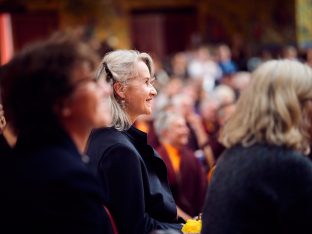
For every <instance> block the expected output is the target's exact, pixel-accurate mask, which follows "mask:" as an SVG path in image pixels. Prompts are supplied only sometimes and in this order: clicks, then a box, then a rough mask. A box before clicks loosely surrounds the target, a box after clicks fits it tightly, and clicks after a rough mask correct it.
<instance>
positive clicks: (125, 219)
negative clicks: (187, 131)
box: [87, 50, 182, 234]
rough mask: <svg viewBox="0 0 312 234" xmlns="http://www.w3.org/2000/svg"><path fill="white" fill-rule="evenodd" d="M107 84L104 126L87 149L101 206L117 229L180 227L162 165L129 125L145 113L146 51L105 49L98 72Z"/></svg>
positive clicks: (149, 90) (148, 107) (149, 94)
mask: <svg viewBox="0 0 312 234" xmlns="http://www.w3.org/2000/svg"><path fill="white" fill-rule="evenodd" d="M98 76H104V78H105V79H106V80H107V81H108V82H109V83H110V85H111V87H112V90H113V92H112V94H111V96H110V108H111V112H112V123H111V127H110V128H101V129H97V130H95V131H94V132H93V133H92V135H91V137H90V140H89V147H88V150H87V154H88V155H89V156H90V158H91V160H92V161H93V163H95V165H96V173H97V175H98V177H99V178H100V180H101V182H102V186H103V188H104V190H105V191H108V194H107V202H106V204H107V207H108V208H109V210H110V211H111V213H112V216H113V218H114V219H115V221H116V226H117V229H118V231H119V233H120V234H138V233H140V234H141V233H142V234H143V233H150V232H151V231H152V230H156V229H170V228H172V229H175V230H181V227H182V225H181V224H179V223H178V220H177V209H176V204H175V202H174V199H173V197H172V194H171V191H170V188H169V186H168V180H167V169H166V165H165V164H164V162H163V161H162V160H161V158H160V157H159V155H158V154H157V153H156V152H155V151H154V149H153V148H152V147H151V146H150V145H148V144H147V135H146V134H145V133H144V132H141V131H140V130H138V129H136V128H135V127H134V126H133V123H134V122H135V120H136V118H137V117H138V116H140V115H143V114H151V112H152V100H153V98H154V97H155V95H156V94H157V92H156V90H155V88H154V87H153V80H154V78H153V66H152V59H151V57H150V56H149V55H148V54H146V53H139V52H138V51H133V50H117V51H113V52H110V53H108V54H106V55H105V56H104V58H103V61H102V63H101V67H100V68H99V71H98Z"/></svg>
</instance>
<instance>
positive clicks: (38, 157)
mask: <svg viewBox="0 0 312 234" xmlns="http://www.w3.org/2000/svg"><path fill="white" fill-rule="evenodd" d="M0 174H1V176H0V177H1V181H2V183H1V193H0V197H1V199H0V203H1V208H0V213H1V217H2V218H1V221H0V228H1V229H3V230H6V232H4V233H48V234H50V233H51V234H52V233H53V234H56V233H57V234H62V233H64V234H65V233H66V234H69V233H75V234H77V233H78V234H82V233H83V234H92V233H96V234H97V233H99V234H100V233H101V234H103V233H112V230H111V226H110V223H109V219H108V217H107V215H106V213H105V211H104V210H103V207H102V204H103V197H102V193H101V188H100V186H99V184H98V183H97V180H96V178H95V177H94V175H93V174H92V173H91V172H90V171H89V169H88V168H87V167H86V165H85V164H84V163H83V162H82V160H81V155H80V154H79V152H78V151H77V148H76V146H75V145H74V143H73V142H72V140H71V139H70V138H69V137H68V136H67V135H66V134H65V133H64V132H63V131H62V130H55V133H54V134H52V135H48V134H44V133H42V132H41V133H37V134H25V135H24V134H21V135H20V136H19V138H18V141H17V144H16V147H15V149H14V150H13V153H12V155H11V156H10V157H9V158H7V161H6V163H5V165H3V164H2V165H1V172H0ZM0 232H1V233H2V231H0Z"/></svg>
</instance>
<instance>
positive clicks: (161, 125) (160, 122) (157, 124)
mask: <svg viewBox="0 0 312 234" xmlns="http://www.w3.org/2000/svg"><path fill="white" fill-rule="evenodd" d="M177 118H183V119H184V117H183V116H182V114H180V113H179V112H176V111H163V112H160V113H159V114H158V115H157V117H156V119H155V121H154V128H155V132H156V134H157V136H158V137H159V138H160V139H161V138H162V133H163V132H164V131H165V130H168V129H169V127H170V126H171V124H172V123H173V122H174V121H175V120H176V119H177Z"/></svg>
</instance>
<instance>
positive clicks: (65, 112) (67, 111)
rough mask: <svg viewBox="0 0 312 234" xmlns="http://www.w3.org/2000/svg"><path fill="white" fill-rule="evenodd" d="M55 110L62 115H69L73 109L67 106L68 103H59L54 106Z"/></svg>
mask: <svg viewBox="0 0 312 234" xmlns="http://www.w3.org/2000/svg"><path fill="white" fill-rule="evenodd" d="M54 111H55V112H56V113H57V114H58V115H59V116H61V117H68V116H70V115H71V114H72V112H71V109H70V108H69V107H67V106H66V104H64V103H62V104H60V103H58V104H57V105H55V106H54Z"/></svg>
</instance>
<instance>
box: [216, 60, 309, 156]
mask: <svg viewBox="0 0 312 234" xmlns="http://www.w3.org/2000/svg"><path fill="white" fill-rule="evenodd" d="M310 99H312V70H311V69H310V68H309V67H308V66H307V65H304V64H302V63H300V62H296V61H290V60H272V61H268V62H266V63H264V64H262V65H261V66H260V67H259V68H257V70H256V71H255V72H254V73H253V74H252V78H251V83H250V86H249V87H248V88H247V89H246V90H245V91H244V92H243V93H242V95H241V97H240V98H239V100H238V102H237V107H236V111H235V113H233V115H232V116H231V117H230V119H229V120H228V122H227V123H226V124H225V126H224V128H223V129H222V131H221V135H220V140H221V142H222V143H223V144H224V145H225V146H226V147H231V146H233V145H235V144H242V145H243V146H250V145H252V144H255V143H268V144H274V145H284V146H286V147H289V148H291V149H295V150H299V151H301V152H307V151H308V150H309V140H310V137H309V132H308V131H309V127H310V124H309V121H308V114H307V105H306V104H307V101H308V100H310Z"/></svg>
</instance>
